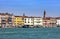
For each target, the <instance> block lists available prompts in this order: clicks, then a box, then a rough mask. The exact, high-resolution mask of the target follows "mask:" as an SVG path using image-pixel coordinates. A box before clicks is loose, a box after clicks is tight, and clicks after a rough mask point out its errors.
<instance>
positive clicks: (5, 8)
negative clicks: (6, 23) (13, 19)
mask: <svg viewBox="0 0 60 39" xmlns="http://www.w3.org/2000/svg"><path fill="white" fill-rule="evenodd" d="M44 10H46V14H47V16H49V17H60V0H0V12H9V13H13V14H14V15H23V13H25V15H27V16H41V17H43V12H44Z"/></svg>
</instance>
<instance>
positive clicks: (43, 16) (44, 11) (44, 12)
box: [43, 10, 46, 18]
mask: <svg viewBox="0 0 60 39" xmlns="http://www.w3.org/2000/svg"><path fill="white" fill-rule="evenodd" d="M45 17H46V11H45V10H44V15H43V18H45Z"/></svg>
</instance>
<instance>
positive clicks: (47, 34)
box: [0, 28, 60, 39]
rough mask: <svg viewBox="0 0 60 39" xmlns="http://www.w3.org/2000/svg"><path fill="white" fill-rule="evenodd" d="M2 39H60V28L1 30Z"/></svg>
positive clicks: (0, 36) (0, 38) (0, 37)
mask: <svg viewBox="0 0 60 39" xmlns="http://www.w3.org/2000/svg"><path fill="white" fill-rule="evenodd" d="M0 39H60V28H0Z"/></svg>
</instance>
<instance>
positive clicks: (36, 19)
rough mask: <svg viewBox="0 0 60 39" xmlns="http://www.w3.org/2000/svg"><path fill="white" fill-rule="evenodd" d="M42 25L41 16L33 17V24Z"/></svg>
mask: <svg viewBox="0 0 60 39" xmlns="http://www.w3.org/2000/svg"><path fill="white" fill-rule="evenodd" d="M37 25H38V26H42V25H43V20H42V18H41V17H34V26H37Z"/></svg>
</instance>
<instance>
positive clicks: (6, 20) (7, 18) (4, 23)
mask: <svg viewBox="0 0 60 39" xmlns="http://www.w3.org/2000/svg"><path fill="white" fill-rule="evenodd" d="M13 17H14V16H13V14H9V13H0V27H2V28H4V27H12V26H14V23H13Z"/></svg>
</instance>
